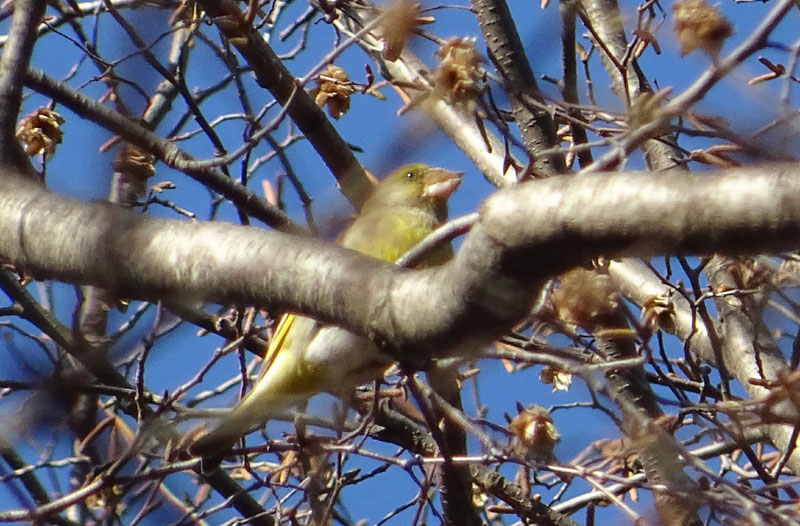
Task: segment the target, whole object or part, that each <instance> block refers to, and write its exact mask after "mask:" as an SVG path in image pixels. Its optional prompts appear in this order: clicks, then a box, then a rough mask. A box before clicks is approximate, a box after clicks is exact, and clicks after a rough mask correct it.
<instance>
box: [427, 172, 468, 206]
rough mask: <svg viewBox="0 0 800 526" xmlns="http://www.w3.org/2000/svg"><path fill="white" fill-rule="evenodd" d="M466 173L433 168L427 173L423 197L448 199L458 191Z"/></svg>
mask: <svg viewBox="0 0 800 526" xmlns="http://www.w3.org/2000/svg"><path fill="white" fill-rule="evenodd" d="M463 177H464V172H453V171H450V170H445V169H444V168H431V169H430V170H428V171H427V172H425V191H424V192H423V194H422V195H423V197H434V198H437V199H447V198H448V197H450V196H451V195H452V194H453V192H455V191H456V188H458V185H460V184H461V179H462V178H463Z"/></svg>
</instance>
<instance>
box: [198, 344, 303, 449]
mask: <svg viewBox="0 0 800 526" xmlns="http://www.w3.org/2000/svg"><path fill="white" fill-rule="evenodd" d="M295 362H296V360H295V357H293V356H288V355H286V356H282V355H280V354H279V356H278V358H277V359H276V360H275V362H273V363H271V364H269V367H268V368H267V369H265V370H264V371H263V372H262V375H261V377H260V378H259V379H258V380H256V382H255V384H254V385H253V388H252V389H251V390H250V392H249V393H247V395H246V396H245V397H244V398H243V399H242V400H241V402H239V404H238V405H237V406H236V407H235V408H234V409H232V410H231V411H230V412H229V413H228V414H226V415H225V416H223V417H222V419H221V420H220V421H219V422H218V423H217V424H216V426H214V427H213V428H212V429H211V431H209V432H207V433H204V434H202V435H200V437H199V438H197V439H196V440H192V441H191V444H189V447H188V450H189V453H190V454H191V455H192V456H202V457H215V456H224V455H225V454H227V452H228V451H230V449H231V448H233V447H234V446H235V445H236V442H237V441H238V440H239V439H240V438H241V437H243V436H244V435H246V434H247V433H248V432H250V431H252V430H253V429H255V428H257V427H259V426H263V425H264V424H266V423H267V422H268V421H269V420H271V419H273V418H275V417H278V416H281V415H284V414H286V413H287V412H288V411H289V410H290V409H291V408H293V407H295V406H296V405H297V404H299V403H301V402H303V401H305V400H307V399H309V398H310V397H311V396H313V395H314V394H317V393H318V392H319V389H316V388H315V389H310V390H309V388H308V386H309V383H307V382H300V381H299V380H300V379H299V378H298V375H301V374H302V370H300V369H301V368H298V367H297V364H296V363H295ZM310 385H312V386H313V385H314V383H313V382H312V383H310ZM299 387H300V388H299Z"/></svg>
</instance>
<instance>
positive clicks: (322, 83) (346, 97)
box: [311, 64, 358, 119]
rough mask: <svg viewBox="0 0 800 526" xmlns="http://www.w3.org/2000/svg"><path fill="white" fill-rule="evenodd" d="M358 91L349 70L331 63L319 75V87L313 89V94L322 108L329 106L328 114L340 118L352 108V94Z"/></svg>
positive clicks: (315, 100)
mask: <svg viewBox="0 0 800 526" xmlns="http://www.w3.org/2000/svg"><path fill="white" fill-rule="evenodd" d="M356 91H358V89H357V88H356V87H355V86H353V83H352V82H351V81H350V77H348V76H347V72H346V71H345V70H343V69H342V68H340V67H339V66H334V65H333V64H331V65H330V66H328V69H326V70H325V71H323V72H322V73H320V75H319V77H317V87H316V88H314V89H312V90H311V96H312V97H314V102H316V103H317V105H318V106H319V107H320V108H322V107H324V106H327V107H328V114H329V115H330V116H331V117H333V118H334V119H338V118H340V117H341V116H342V115H344V114H345V113H347V110H349V109H350V95H352V94H353V93H355V92H356Z"/></svg>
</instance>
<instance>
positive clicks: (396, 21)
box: [380, 0, 434, 62]
mask: <svg viewBox="0 0 800 526" xmlns="http://www.w3.org/2000/svg"><path fill="white" fill-rule="evenodd" d="M421 13H422V6H421V5H420V4H418V3H415V2H412V1H411V0H397V1H396V2H394V4H392V6H391V7H390V8H389V9H387V10H386V13H385V14H384V15H383V20H382V21H381V24H380V32H381V35H382V37H383V53H382V54H381V55H382V56H383V58H385V59H386V60H389V61H391V62H394V61H395V60H397V59H398V58H400V53H402V52H403V49H404V48H405V47H406V42H407V41H408V39H409V38H411V35H413V34H415V33H417V32H418V31H419V26H423V25H426V24H432V23H433V22H434V18H433V17H432V16H420V15H421Z"/></svg>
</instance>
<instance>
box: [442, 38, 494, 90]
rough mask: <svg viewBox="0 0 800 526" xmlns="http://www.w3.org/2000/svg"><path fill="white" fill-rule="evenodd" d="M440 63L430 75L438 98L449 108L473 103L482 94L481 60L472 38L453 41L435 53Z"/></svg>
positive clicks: (454, 39)
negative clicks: (446, 103) (443, 100)
mask: <svg viewBox="0 0 800 526" xmlns="http://www.w3.org/2000/svg"><path fill="white" fill-rule="evenodd" d="M436 56H437V57H439V58H440V59H441V60H442V62H441V63H440V64H439V67H438V68H436V70H435V71H434V72H433V82H434V86H435V90H436V92H437V94H438V95H439V96H440V97H441V98H443V99H445V100H446V101H448V102H450V103H451V104H466V105H470V104H472V103H474V101H475V99H477V98H478V97H479V96H480V94H481V90H482V84H481V79H482V78H483V69H482V68H481V64H482V63H483V57H482V56H481V55H480V53H478V51H477V50H476V49H475V38H452V39H450V40H449V41H447V43H445V44H444V45H443V46H442V47H441V48H440V49H439V51H437V52H436Z"/></svg>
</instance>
